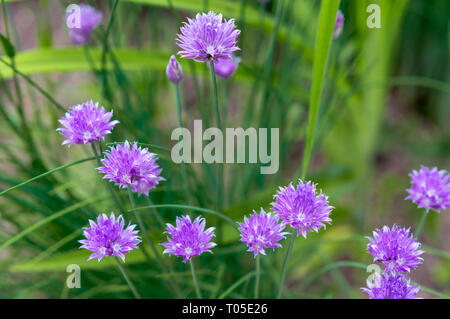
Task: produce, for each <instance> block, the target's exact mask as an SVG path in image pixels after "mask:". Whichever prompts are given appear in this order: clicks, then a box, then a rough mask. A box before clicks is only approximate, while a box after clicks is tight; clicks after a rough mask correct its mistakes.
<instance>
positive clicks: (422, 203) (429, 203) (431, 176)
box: [406, 166, 450, 212]
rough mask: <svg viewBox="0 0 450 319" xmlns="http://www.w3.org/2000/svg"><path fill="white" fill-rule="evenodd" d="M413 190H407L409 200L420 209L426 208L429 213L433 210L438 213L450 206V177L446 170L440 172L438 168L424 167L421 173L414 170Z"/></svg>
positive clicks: (412, 176)
mask: <svg viewBox="0 0 450 319" xmlns="http://www.w3.org/2000/svg"><path fill="white" fill-rule="evenodd" d="M409 176H410V177H411V188H410V189H407V190H406V191H407V192H408V194H409V195H408V197H406V199H409V200H411V201H413V202H414V203H415V204H417V206H418V207H419V208H425V209H426V211H427V212H428V211H429V210H430V209H433V210H435V211H437V212H439V211H441V210H445V209H446V208H447V207H449V206H450V181H449V179H450V175H449V174H448V172H447V171H446V170H438V169H437V167H433V168H431V169H430V168H428V167H425V166H422V167H421V168H420V170H419V171H416V170H413V171H412V172H411V173H410V174H409Z"/></svg>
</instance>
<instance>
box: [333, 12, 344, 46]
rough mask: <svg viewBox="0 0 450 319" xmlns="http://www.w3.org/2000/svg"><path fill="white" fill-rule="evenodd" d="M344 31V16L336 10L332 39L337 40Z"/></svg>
mask: <svg viewBox="0 0 450 319" xmlns="http://www.w3.org/2000/svg"><path fill="white" fill-rule="evenodd" d="M343 29H344V14H343V13H342V11H341V10H338V12H337V14H336V23H335V25H334V32H333V39H336V38H338V37H339V36H340V35H341V33H342V30H343Z"/></svg>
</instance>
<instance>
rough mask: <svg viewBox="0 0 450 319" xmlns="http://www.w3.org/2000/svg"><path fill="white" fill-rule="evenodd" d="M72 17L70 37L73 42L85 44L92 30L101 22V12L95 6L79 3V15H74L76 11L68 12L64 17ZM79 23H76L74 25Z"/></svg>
mask: <svg viewBox="0 0 450 319" xmlns="http://www.w3.org/2000/svg"><path fill="white" fill-rule="evenodd" d="M69 14H70V17H73V21H72V23H71V24H72V25H73V26H72V27H71V28H70V30H69V34H70V39H71V40H72V42H73V43H74V44H86V43H88V42H89V40H90V38H91V32H92V30H93V29H94V28H95V27H96V26H98V25H99V24H100V22H102V19H103V14H102V13H101V12H100V11H98V10H96V9H95V8H93V7H91V6H89V5H87V4H84V3H82V4H80V10H79V16H78V17H76V15H77V11H75V12H68V14H67V15H66V18H67V19H68V18H69ZM77 23H79V24H78V25H76V24H77Z"/></svg>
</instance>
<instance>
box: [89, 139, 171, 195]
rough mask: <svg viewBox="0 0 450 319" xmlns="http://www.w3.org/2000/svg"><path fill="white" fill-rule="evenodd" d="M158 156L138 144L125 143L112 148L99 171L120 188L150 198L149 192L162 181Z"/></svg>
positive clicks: (106, 153)
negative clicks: (127, 188) (129, 188)
mask: <svg viewBox="0 0 450 319" xmlns="http://www.w3.org/2000/svg"><path fill="white" fill-rule="evenodd" d="M156 160H157V156H156V154H154V153H150V152H149V151H148V149H147V148H141V147H140V146H138V144H137V143H136V142H134V143H133V144H132V145H130V144H129V143H128V141H125V143H123V144H117V145H116V146H115V147H113V146H111V147H110V149H109V151H106V152H105V158H103V159H102V160H101V162H102V164H103V166H102V167H98V168H97V169H98V170H99V171H100V172H101V173H103V174H105V175H104V176H103V178H105V179H109V180H110V181H111V182H115V183H116V184H117V185H118V186H119V187H122V188H126V187H128V186H130V187H131V189H132V190H133V191H135V192H136V191H137V192H138V193H139V195H141V194H145V195H147V196H148V191H149V190H150V189H151V188H153V187H155V186H156V185H157V184H158V183H159V182H160V181H162V180H165V179H164V178H163V177H161V176H159V174H161V171H162V170H161V168H159V166H158V164H157V163H156Z"/></svg>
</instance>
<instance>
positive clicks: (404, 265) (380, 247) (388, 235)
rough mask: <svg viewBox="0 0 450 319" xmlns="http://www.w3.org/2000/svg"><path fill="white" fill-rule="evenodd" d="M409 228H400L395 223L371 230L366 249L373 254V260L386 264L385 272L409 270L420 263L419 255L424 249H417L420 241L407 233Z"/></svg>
mask: <svg viewBox="0 0 450 319" xmlns="http://www.w3.org/2000/svg"><path fill="white" fill-rule="evenodd" d="M409 231H410V228H408V229H406V228H400V227H398V226H397V225H394V226H392V229H390V228H389V227H388V226H383V228H382V229H376V230H375V231H374V232H373V238H370V237H367V238H368V239H369V244H368V245H367V249H368V250H369V252H370V253H371V254H372V255H373V260H374V261H381V262H383V264H384V265H385V266H386V272H390V273H397V272H399V271H401V272H408V273H409V272H410V270H411V269H416V268H417V266H419V265H420V264H421V263H422V260H423V258H421V257H419V256H420V255H421V254H423V253H424V251H422V250H419V248H420V243H419V242H418V241H417V239H416V238H414V237H413V235H412V234H411V235H410V233H409Z"/></svg>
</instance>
